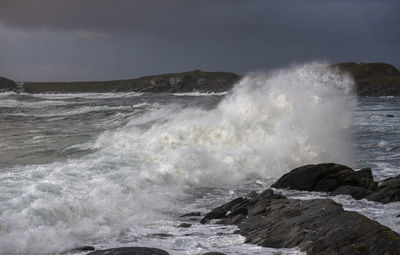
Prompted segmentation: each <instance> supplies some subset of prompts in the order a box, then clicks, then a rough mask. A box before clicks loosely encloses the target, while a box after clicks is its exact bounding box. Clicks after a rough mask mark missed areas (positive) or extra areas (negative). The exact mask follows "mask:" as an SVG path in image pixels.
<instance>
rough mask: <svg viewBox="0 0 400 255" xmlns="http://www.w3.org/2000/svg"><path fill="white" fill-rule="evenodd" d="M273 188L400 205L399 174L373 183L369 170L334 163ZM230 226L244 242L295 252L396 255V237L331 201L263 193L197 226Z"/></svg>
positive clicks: (295, 173) (399, 239)
mask: <svg viewBox="0 0 400 255" xmlns="http://www.w3.org/2000/svg"><path fill="white" fill-rule="evenodd" d="M272 187H273V188H276V189H282V188H285V189H286V188H288V189H296V190H305V191H320V192H330V193H331V194H332V195H336V194H348V195H351V196H353V197H354V198H356V199H368V200H372V201H375V202H380V203H390V202H398V201H400V199H399V198H400V175H399V176H397V177H394V178H389V179H386V180H384V181H383V182H381V183H380V184H378V183H377V182H376V181H374V180H373V177H372V173H371V169H368V168H366V169H361V170H359V171H354V170H353V169H351V168H349V167H347V166H344V165H339V164H334V163H327V164H318V165H306V166H302V167H299V168H296V169H293V170H292V171H290V172H289V173H287V174H285V175H283V176H282V177H281V178H280V179H279V180H278V181H277V182H275V183H274V184H273V185H272ZM213 220H214V222H215V223H217V224H233V225H237V226H238V227H239V229H240V230H239V232H238V233H239V234H241V235H243V236H245V237H246V242H247V243H252V244H256V245H260V246H264V247H272V248H294V247H298V248H300V250H301V251H305V252H307V254H308V255H313V254H331V255H334V254H371V255H372V254H400V235H399V234H398V233H396V232H394V231H392V230H391V229H389V228H388V227H386V226H383V225H381V224H380V223H378V222H376V221H374V220H371V219H369V218H367V217H365V216H363V215H361V214H359V213H357V212H351V211H345V210H343V208H342V206H341V205H340V204H338V203H336V202H334V201H333V200H330V199H311V200H297V199H288V198H286V197H285V196H283V195H281V194H279V193H277V192H275V191H273V190H272V189H267V190H264V191H263V192H261V193H259V194H257V193H256V192H252V193H250V194H249V195H248V196H247V197H244V198H243V197H239V198H236V199H234V200H232V201H230V202H228V203H226V204H224V205H222V206H219V207H217V208H214V209H213V210H212V211H211V212H210V213H208V214H207V215H205V216H204V217H203V219H202V220H201V223H203V224H206V223H209V222H211V221H213Z"/></svg>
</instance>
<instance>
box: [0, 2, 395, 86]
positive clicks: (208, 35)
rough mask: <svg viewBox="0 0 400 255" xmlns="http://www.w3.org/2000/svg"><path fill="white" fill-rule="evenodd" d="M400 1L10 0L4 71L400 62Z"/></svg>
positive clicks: (93, 74) (1, 8)
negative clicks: (318, 61) (322, 62)
mask: <svg viewBox="0 0 400 255" xmlns="http://www.w3.org/2000/svg"><path fill="white" fill-rule="evenodd" d="M399 31H400V1H398V0H393V1H392V0H376V1H375V0H291V1H289V0H278V1H272V0H0V76H6V77H9V78H11V79H14V80H17V81H74V80H110V79H124V78H133V77H138V76H143V75H149V74H157V73H167V72H182V71H189V70H193V69H201V70H205V71H231V72H236V73H240V74H243V73H246V72H248V71H254V70H269V69H273V68H279V67H284V66H287V65H290V64H292V63H302V62H307V61H313V60H320V61H329V62H331V63H336V62H343V61H356V62H387V63H390V64H393V65H395V66H396V67H398V68H399V67H400V32H399Z"/></svg>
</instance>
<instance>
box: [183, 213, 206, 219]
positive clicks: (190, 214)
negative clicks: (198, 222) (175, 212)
mask: <svg viewBox="0 0 400 255" xmlns="http://www.w3.org/2000/svg"><path fill="white" fill-rule="evenodd" d="M197 216H201V213H200V212H190V213H186V214H184V215H181V216H179V218H185V217H197Z"/></svg>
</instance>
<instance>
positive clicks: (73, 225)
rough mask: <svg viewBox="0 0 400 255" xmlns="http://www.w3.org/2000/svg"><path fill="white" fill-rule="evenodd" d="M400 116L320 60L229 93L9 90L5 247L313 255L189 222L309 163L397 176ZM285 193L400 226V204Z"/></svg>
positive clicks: (0, 157) (263, 75) (2, 250)
mask: <svg viewBox="0 0 400 255" xmlns="http://www.w3.org/2000/svg"><path fill="white" fill-rule="evenodd" d="M399 118H400V100H399V98H396V97H358V98H357V97H356V96H355V94H354V83H353V81H352V79H351V78H350V77H349V76H348V75H345V74H342V73H340V72H339V71H337V70H331V69H327V68H326V65H325V64H321V63H308V64H302V65H296V66H292V67H289V68H286V69H281V70H276V71H273V72H255V73H249V74H247V75H245V76H244V77H243V78H242V79H241V80H240V81H239V82H238V83H237V84H235V86H234V88H233V89H232V90H231V91H228V92H225V93H198V92H192V93H175V94H172V93H170V94H161V93H136V92H126V93H85V94H50V93H49V94H27V93H20V94H16V93H13V92H7V93H0V254H87V253H88V252H72V253H71V252H68V251H70V250H71V249H73V248H76V247H80V246H84V245H89V246H94V247H95V248H96V249H107V248H114V247H127V246H146V247H155V248H160V249H164V250H166V251H168V252H169V253H170V254H177V255H180V254H192V255H196V254H203V253H206V252H209V251H217V252H222V253H225V254H275V255H277V254H281V255H285V254H287V255H289V254H303V253H302V252H300V251H299V250H298V249H297V248H292V249H274V248H264V247H259V246H255V245H251V244H246V243H245V237H243V236H240V235H238V234H236V232H235V231H236V230H237V227H235V226H225V225H218V224H206V225H202V224H200V223H199V219H200V218H196V217H186V218H182V217H180V216H181V215H183V214H186V213H190V212H200V213H202V214H203V215H204V214H205V213H207V212H208V211H209V210H210V209H212V208H214V207H216V206H219V205H221V204H223V203H225V202H228V201H229V200H230V199H233V198H236V197H238V196H246V195H247V194H248V193H249V192H251V191H253V190H254V191H257V192H259V191H262V190H264V189H267V188H269V187H270V185H271V184H272V183H273V182H274V181H276V180H277V178H279V177H280V176H282V175H283V174H284V173H286V172H288V171H290V170H291V169H293V168H295V167H298V166H301V165H305V164H313V163H322V162H336V163H340V164H345V165H348V166H350V167H352V168H354V169H360V168H365V167H370V168H371V169H372V172H373V175H374V178H375V179H376V180H383V179H385V178H388V177H393V176H396V175H398V174H400V121H399ZM276 192H278V193H282V194H284V195H286V196H288V197H290V198H296V199H314V198H330V199H333V200H335V201H336V202H338V203H341V204H342V205H343V207H344V209H346V210H351V211H357V212H359V213H361V214H364V215H366V216H367V217H369V218H371V219H374V220H376V221H378V222H380V223H381V224H383V225H386V226H388V227H390V228H391V229H393V230H394V231H397V232H400V224H399V223H400V218H398V217H397V216H398V215H399V212H400V204H399V203H390V204H386V205H383V204H379V203H374V202H370V201H366V200H359V201H357V200H354V199H352V198H351V197H350V196H347V195H340V196H329V195H328V194H325V193H318V192H303V191H289V190H276ZM181 223H190V224H192V226H191V227H189V228H183V227H180V226H179V225H180V224H181Z"/></svg>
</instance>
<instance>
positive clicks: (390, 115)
mask: <svg viewBox="0 0 400 255" xmlns="http://www.w3.org/2000/svg"><path fill="white" fill-rule="evenodd" d="M385 117H388V118H394V115H393V114H386V115H385Z"/></svg>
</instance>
